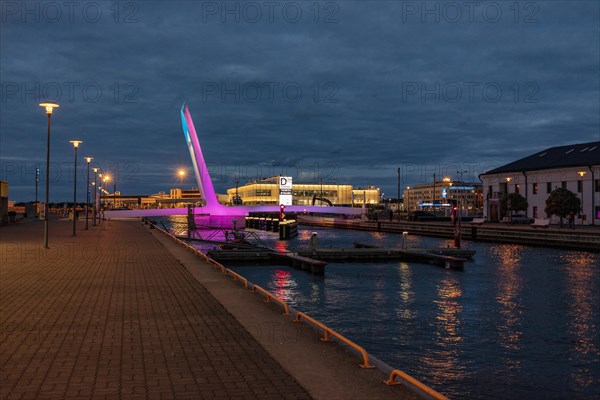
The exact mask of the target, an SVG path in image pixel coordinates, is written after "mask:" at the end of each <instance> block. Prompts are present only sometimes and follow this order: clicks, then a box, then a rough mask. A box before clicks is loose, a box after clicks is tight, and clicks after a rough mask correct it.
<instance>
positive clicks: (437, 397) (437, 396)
mask: <svg viewBox="0 0 600 400" xmlns="http://www.w3.org/2000/svg"><path fill="white" fill-rule="evenodd" d="M396 377H398V378H400V380H401V381H397V380H396ZM383 382H384V383H385V384H386V385H400V384H402V383H407V384H408V385H409V386H413V387H415V388H417V389H418V390H419V391H421V392H423V393H425V394H426V395H427V396H429V397H431V398H432V399H434V400H448V398H447V397H446V396H444V395H443V394H441V393H439V392H436V391H435V390H433V389H432V388H430V387H429V386H427V385H425V384H424V383H422V382H420V381H418V380H416V379H415V378H413V377H412V376H410V375H408V374H407V373H405V372H402V371H400V370H399V369H395V370H393V371H392V373H391V374H390V378H389V379H388V380H387V381H383Z"/></svg>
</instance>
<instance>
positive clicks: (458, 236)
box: [454, 171, 469, 249]
mask: <svg viewBox="0 0 600 400" xmlns="http://www.w3.org/2000/svg"><path fill="white" fill-rule="evenodd" d="M467 172H469V171H456V174H457V175H458V176H459V178H458V181H459V182H460V184H461V186H462V185H463V174H464V173H467ZM460 190H463V189H460ZM457 203H458V224H457V226H456V228H455V229H454V245H455V246H456V248H457V249H460V246H461V243H460V242H461V227H462V224H461V222H462V193H458V201H457Z"/></svg>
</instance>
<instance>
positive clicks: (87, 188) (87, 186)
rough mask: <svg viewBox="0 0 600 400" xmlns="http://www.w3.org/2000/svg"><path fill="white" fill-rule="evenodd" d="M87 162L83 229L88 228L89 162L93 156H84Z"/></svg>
mask: <svg viewBox="0 0 600 400" xmlns="http://www.w3.org/2000/svg"><path fill="white" fill-rule="evenodd" d="M84 159H85V161H86V162H87V184H86V185H85V230H86V231H87V230H88V223H89V222H88V220H89V213H90V163H91V162H92V160H93V159H94V157H90V156H87V157H84Z"/></svg>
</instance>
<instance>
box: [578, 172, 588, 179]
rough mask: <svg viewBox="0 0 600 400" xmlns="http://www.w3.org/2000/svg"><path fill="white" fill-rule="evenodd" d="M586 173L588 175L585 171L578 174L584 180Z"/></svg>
mask: <svg viewBox="0 0 600 400" xmlns="http://www.w3.org/2000/svg"><path fill="white" fill-rule="evenodd" d="M586 173H587V172H585V171H579V172H578V174H579V176H581V177H582V178H583V176H584V175H585V174H586Z"/></svg>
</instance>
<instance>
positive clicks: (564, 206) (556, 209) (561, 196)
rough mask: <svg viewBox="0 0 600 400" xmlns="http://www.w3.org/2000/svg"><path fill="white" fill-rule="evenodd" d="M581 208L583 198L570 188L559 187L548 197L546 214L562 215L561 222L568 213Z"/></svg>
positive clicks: (574, 212)
mask: <svg viewBox="0 0 600 400" xmlns="http://www.w3.org/2000/svg"><path fill="white" fill-rule="evenodd" d="M580 210H581V200H579V197H577V195H576V194H575V193H573V192H571V191H570V190H567V189H563V188H557V189H554V190H553V191H552V193H550V195H549V196H548V198H547V199H546V209H545V211H546V214H548V215H557V216H559V217H560V224H561V225H562V220H563V218H565V217H566V216H567V215H569V214H571V213H573V214H577V213H578V212H579V211H580Z"/></svg>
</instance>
